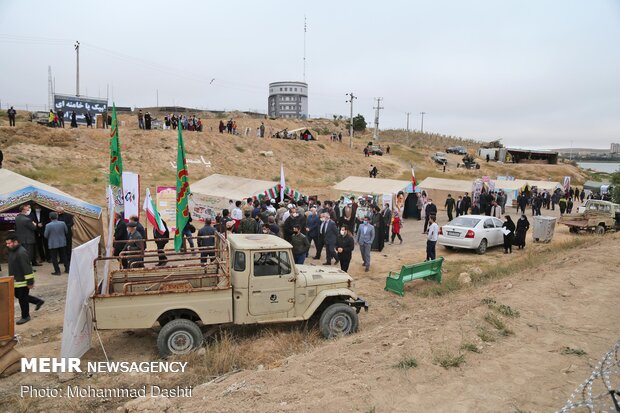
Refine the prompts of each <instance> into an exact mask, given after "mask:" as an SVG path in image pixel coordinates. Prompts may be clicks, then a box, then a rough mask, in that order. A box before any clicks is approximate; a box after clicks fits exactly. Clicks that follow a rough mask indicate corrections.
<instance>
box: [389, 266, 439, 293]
mask: <svg viewBox="0 0 620 413" xmlns="http://www.w3.org/2000/svg"><path fill="white" fill-rule="evenodd" d="M442 263H443V257H439V258H438V259H436V260H433V261H426V262H421V263H419V264H413V265H403V268H401V269H400V272H392V271H390V273H389V274H388V276H387V279H386V280H385V291H392V292H393V293H396V294H399V295H400V296H401V297H402V296H404V295H405V283H406V282H409V281H413V280H418V279H421V278H423V279H432V280H434V281H436V282H437V283H439V284H440V283H441V264H442Z"/></svg>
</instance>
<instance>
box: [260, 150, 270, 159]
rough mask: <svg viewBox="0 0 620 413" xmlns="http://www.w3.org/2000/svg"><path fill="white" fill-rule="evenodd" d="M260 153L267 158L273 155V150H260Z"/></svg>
mask: <svg viewBox="0 0 620 413" xmlns="http://www.w3.org/2000/svg"><path fill="white" fill-rule="evenodd" d="M259 153H260V154H261V155H263V156H266V157H267V158H271V157H272V156H273V151H260V152H259Z"/></svg>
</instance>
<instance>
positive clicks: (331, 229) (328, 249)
mask: <svg viewBox="0 0 620 413" xmlns="http://www.w3.org/2000/svg"><path fill="white" fill-rule="evenodd" d="M321 215H322V217H321V225H320V226H319V237H321V236H322V237H323V245H325V254H326V255H327V256H326V257H325V262H324V263H323V265H332V258H334V259H335V260H336V264H338V262H339V261H340V260H339V258H338V255H336V238H338V226H337V225H336V223H335V222H334V221H332V220H331V219H330V218H329V213H328V212H324V213H323V214H321Z"/></svg>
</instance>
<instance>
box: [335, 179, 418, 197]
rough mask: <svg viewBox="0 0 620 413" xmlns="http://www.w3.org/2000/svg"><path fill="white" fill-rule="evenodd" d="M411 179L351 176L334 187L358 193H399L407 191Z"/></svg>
mask: <svg viewBox="0 0 620 413" xmlns="http://www.w3.org/2000/svg"><path fill="white" fill-rule="evenodd" d="M409 183H410V181H400V180H396V179H379V178H365V177H361V176H349V177H347V178H345V179H344V180H342V181H340V182H338V183H337V184H336V185H334V189H336V190H338V191H344V192H353V193H358V194H397V193H398V192H399V191H403V192H404V191H405V189H406V188H407V185H409Z"/></svg>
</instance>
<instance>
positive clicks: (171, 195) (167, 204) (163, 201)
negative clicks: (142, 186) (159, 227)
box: [155, 186, 177, 235]
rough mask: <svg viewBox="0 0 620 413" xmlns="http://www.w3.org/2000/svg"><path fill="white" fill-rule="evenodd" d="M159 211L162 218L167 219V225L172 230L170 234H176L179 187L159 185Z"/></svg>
mask: <svg viewBox="0 0 620 413" xmlns="http://www.w3.org/2000/svg"><path fill="white" fill-rule="evenodd" d="M155 190H156V191H157V195H156V201H155V202H156V203H157V211H159V215H160V216H161V218H162V219H163V220H164V221H166V225H167V226H168V229H169V230H170V235H172V234H174V230H175V229H176V205H177V188H176V186H157V187H156V189H155Z"/></svg>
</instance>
